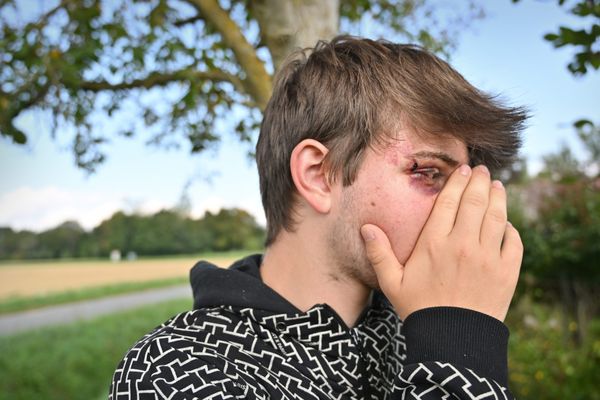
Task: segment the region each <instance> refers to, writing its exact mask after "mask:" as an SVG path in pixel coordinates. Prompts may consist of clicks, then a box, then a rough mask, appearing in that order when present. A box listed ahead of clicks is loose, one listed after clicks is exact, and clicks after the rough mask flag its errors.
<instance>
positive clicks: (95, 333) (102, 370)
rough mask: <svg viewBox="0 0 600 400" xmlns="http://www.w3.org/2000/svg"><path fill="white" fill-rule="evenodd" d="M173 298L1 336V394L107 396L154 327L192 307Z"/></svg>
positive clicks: (18, 398)
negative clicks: (120, 367) (122, 364)
mask: <svg viewBox="0 0 600 400" xmlns="http://www.w3.org/2000/svg"><path fill="white" fill-rule="evenodd" d="M191 306H192V304H191V300H190V299H184V300H174V301H170V302H166V303H162V304H156V305H152V306H147V307H144V308H140V309H137V310H133V311H128V312H122V313H118V314H113V315H110V316H106V317H101V318H98V319H95V320H92V321H86V322H79V323H75V324H71V325H65V326H61V327H56V328H45V329H42V330H39V331H36V332H31V333H27V334H20V335H16V336H9V337H1V338H0V354H2V357H0V370H1V371H2V373H1V374H0V393H2V395H1V397H2V398H6V399H14V400H26V399H48V400H50V399H74V400H75V399H96V398H104V399H106V398H107V395H108V388H109V385H110V382H111V378H112V374H113V373H114V370H115V368H116V366H117V364H118V363H119V361H120V360H121V358H122V357H123V355H124V354H125V353H126V351H127V349H129V348H130V347H131V346H132V345H133V344H134V343H135V342H136V341H137V340H138V339H139V338H141V337H142V336H143V335H144V334H146V333H148V332H149V331H150V330H151V329H152V328H153V327H155V326H157V325H159V324H160V323H162V322H164V321H166V320H167V319H168V318H170V317H171V316H173V315H175V314H178V313H180V312H183V311H186V310H188V309H190V307H191Z"/></svg>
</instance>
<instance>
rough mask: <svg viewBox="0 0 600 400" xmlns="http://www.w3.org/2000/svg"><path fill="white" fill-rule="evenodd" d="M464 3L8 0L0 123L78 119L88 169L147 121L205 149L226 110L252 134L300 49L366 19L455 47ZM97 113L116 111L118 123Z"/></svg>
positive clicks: (472, 12) (164, 138)
mask: <svg viewBox="0 0 600 400" xmlns="http://www.w3.org/2000/svg"><path fill="white" fill-rule="evenodd" d="M462 10H463V11H461V9H460V8H458V7H456V6H454V5H453V6H452V7H447V8H445V9H444V8H443V7H442V6H440V5H439V4H438V3H435V2H433V1H430V0H370V1H369V0H306V1H296V0H150V1H146V0H144V1H142V0H124V1H108V0H104V1H103V0H83V1H74V0H54V1H52V0H51V1H43V2H33V1H32V0H30V1H17V0H4V1H2V2H1V3H0V49H1V52H0V53H1V54H2V55H1V56H0V133H1V134H2V135H4V136H6V137H8V138H11V139H12V140H13V141H14V142H15V143H18V144H23V143H25V142H26V141H27V137H28V135H29V134H30V133H31V132H26V130H24V129H21V128H20V127H19V126H18V125H16V124H15V120H16V119H17V117H19V115H21V114H22V113H24V112H26V111H30V110H37V111H44V112H45V114H44V115H48V116H49V117H50V120H51V125H50V126H49V129H50V130H51V132H52V135H53V137H55V136H57V135H59V134H60V135H64V134H65V132H68V131H69V129H68V128H74V132H75V133H74V137H73V139H72V148H73V152H74V155H75V159H76V163H77V165H78V166H80V167H82V168H85V169H87V170H88V171H93V169H94V168H95V167H96V166H97V165H98V164H99V163H101V162H102V161H103V160H104V159H105V147H104V145H105V144H106V143H107V142H108V141H109V138H110V137H111V136H113V135H124V136H132V135H134V134H136V133H138V132H147V133H148V135H149V138H148V143H152V144H157V145H162V146H165V147H179V146H180V145H181V144H182V143H188V144H189V146H190V149H191V151H192V152H200V151H202V150H204V149H205V148H207V147H209V146H212V145H214V144H215V143H217V142H218V141H219V139H220V138H219V133H218V132H217V131H216V129H215V126H216V124H217V122H218V121H221V122H224V121H226V122H228V123H231V122H233V124H234V125H235V132H237V134H238V137H239V139H240V140H242V141H251V140H252V138H253V135H254V133H255V131H256V127H257V124H258V122H259V121H260V116H261V111H262V110H263V109H264V107H265V105H266V103H267V101H268V99H269V97H270V95H271V86H272V82H271V80H272V74H273V70H274V69H276V68H277V67H278V66H279V65H280V64H281V63H282V60H283V59H284V57H285V56H286V55H288V54H289V53H290V52H291V51H292V50H293V49H295V48H298V47H300V48H304V47H309V46H313V45H314V44H315V43H316V42H317V39H330V38H331V37H333V36H334V35H335V34H337V33H338V32H347V33H355V34H356V33H360V32H363V31H364V30H365V29H366V27H368V30H369V32H371V33H373V34H375V35H378V36H385V37H388V38H395V39H400V40H406V41H410V42H418V43H421V44H423V45H424V46H426V47H428V48H430V49H432V50H433V51H436V52H439V53H442V54H448V53H449V52H450V51H451V50H452V48H453V45H454V44H455V41H456V38H457V36H458V33H459V32H460V31H461V30H463V29H464V27H465V26H466V25H468V23H470V21H471V20H473V19H474V18H478V17H481V16H482V12H481V9H480V8H479V7H476V6H475V5H474V2H472V0H470V1H469V2H468V3H467V7H466V8H463V9H462ZM101 116H108V117H111V118H113V120H115V121H118V124H117V127H116V128H115V129H116V131H115V132H107V129H106V127H104V126H102V125H101V123H102V121H103V119H101V118H100V117H101ZM232 118H233V119H234V120H233V121H232ZM236 118H237V119H236ZM71 131H73V130H71Z"/></svg>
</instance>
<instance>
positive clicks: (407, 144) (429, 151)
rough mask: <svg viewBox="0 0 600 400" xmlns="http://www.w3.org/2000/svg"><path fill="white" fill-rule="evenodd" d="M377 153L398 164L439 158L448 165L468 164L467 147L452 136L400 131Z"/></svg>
mask: <svg viewBox="0 0 600 400" xmlns="http://www.w3.org/2000/svg"><path fill="white" fill-rule="evenodd" d="M376 152H378V153H380V154H381V155H383V156H384V157H385V159H386V160H387V161H388V162H390V163H392V164H398V163H399V162H401V160H402V159H405V158H438V159H440V160H441V161H444V162H446V163H447V164H468V163H469V154H468V150H467V146H466V145H465V143H463V142H462V141H460V140H458V139H456V138H455V137H452V136H450V135H439V136H434V135H427V136H426V137H425V136H423V135H417V134H415V133H414V132H411V131H410V130H408V129H402V130H400V131H399V132H398V133H397V135H396V137H395V138H394V139H390V140H388V141H387V142H386V143H385V144H382V145H381V146H379V148H378V149H376Z"/></svg>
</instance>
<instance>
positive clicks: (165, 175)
mask: <svg viewBox="0 0 600 400" xmlns="http://www.w3.org/2000/svg"><path fill="white" fill-rule="evenodd" d="M567 3H568V2H567ZM482 4H485V7H486V8H485V9H486V13H487V16H486V18H485V19H483V20H480V21H477V22H475V23H474V24H473V26H472V27H471V28H470V29H469V30H468V31H466V32H463V33H462V34H461V37H460V40H459V46H458V49H457V51H456V52H454V53H453V54H452V58H451V63H452V65H453V66H454V67H455V68H456V69H458V70H459V71H460V72H461V73H462V74H463V75H464V76H465V77H466V78H467V79H468V80H469V81H470V82H472V83H473V84H475V85H476V86H478V87H479V88H481V89H483V90H485V91H489V92H492V93H500V94H501V95H502V96H503V97H504V98H505V99H506V100H508V101H509V103H511V104H515V105H521V104H525V105H527V106H529V107H530V108H531V110H532V112H533V118H532V119H531V121H530V123H529V127H528V129H527V130H526V132H525V135H524V139H525V142H524V148H523V151H522V153H523V154H524V155H525V156H526V157H527V158H528V160H529V162H530V167H531V168H532V169H534V170H535V169H537V168H539V165H540V161H541V157H542V156H543V155H545V154H548V153H551V152H554V151H556V150H558V149H559V147H560V144H561V142H565V143H568V144H570V145H572V146H573V147H575V149H576V150H577V149H578V147H577V143H576V142H577V141H576V139H575V134H574V132H573V129H572V128H571V124H572V122H573V121H574V120H576V119H579V118H582V117H589V118H592V119H593V120H595V121H596V122H600V115H599V114H600V72H592V73H589V74H588V75H587V76H585V77H583V78H574V77H573V76H572V75H571V74H570V73H569V72H568V71H567V70H566V64H567V63H568V62H569V60H570V55H571V54H572V50H571V49H560V50H555V49H554V48H553V47H552V46H551V45H550V44H549V43H547V42H546V41H544V40H543V39H542V37H543V35H544V34H545V33H547V32H550V31H554V30H557V27H558V26H559V25H567V26H577V25H580V24H581V23H582V22H581V21H579V20H577V19H574V18H572V17H570V16H569V15H568V13H567V12H566V9H561V8H559V7H557V5H556V2H555V1H544V2H542V1H531V0H529V1H528V0H524V1H522V2H520V3H518V4H516V5H514V4H512V3H511V2H510V1H509V0H501V1H493V2H482ZM19 124H21V125H22V126H24V127H27V129H28V132H29V135H30V136H29V139H30V141H29V144H28V145H27V146H26V147H18V146H16V145H13V144H11V143H9V141H7V140H6V139H3V138H1V139H0V226H11V227H12V228H14V229H32V230H36V231H39V230H43V229H48V228H50V227H53V226H56V225H58V224H59V223H61V222H63V221H65V220H67V219H75V220H78V221H79V222H80V223H81V224H82V225H83V226H84V227H85V228H87V229H90V228H92V227H93V226H95V225H97V224H98V223H99V222H100V221H102V220H103V219H106V218H109V217H110V215H112V213H113V212H115V211H117V210H120V209H122V210H125V211H129V212H132V211H139V212H155V211H157V210H159V209H161V208H164V207H172V206H173V205H174V204H176V203H177V201H178V199H179V197H180V195H181V193H182V190H183V188H184V186H185V184H186V182H188V181H189V180H190V179H193V180H192V183H191V185H190V188H189V196H190V199H191V201H192V214H193V215H194V216H196V217H199V216H201V215H202V214H203V213H204V211H205V210H207V209H209V210H213V211H214V210H217V209H219V208H220V207H234V206H235V207H241V208H245V209H247V210H248V211H250V212H251V213H253V214H254V215H255V216H256V217H257V219H258V221H259V222H261V223H264V215H263V213H262V207H261V203H260V194H259V191H258V175H257V173H256V171H255V165H254V163H253V161H251V160H249V159H248V157H247V156H246V152H247V150H248V147H247V146H245V145H241V144H239V143H237V142H236V141H235V139H234V136H233V134H230V133H228V132H226V131H227V127H223V130H224V131H225V132H224V138H225V139H224V141H223V143H222V145H221V146H220V148H219V150H215V151H209V152H207V153H204V154H203V155H200V156H198V155H195V156H192V155H189V154H188V152H187V151H186V150H184V149H182V150H179V151H176V150H171V151H165V150H161V149H157V148H154V147H148V146H146V145H144V143H143V142H144V137H143V134H139V135H138V137H137V138H136V139H133V140H129V139H124V138H113V139H112V143H111V145H110V146H109V152H108V160H107V161H106V162H105V163H104V164H103V165H102V166H101V167H100V168H99V169H98V171H97V173H95V174H93V175H91V176H87V175H86V173H85V172H83V171H81V170H78V169H77V168H76V167H75V165H74V162H73V157H72V155H71V152H70V149H69V143H68V141H67V138H69V137H71V135H65V137H64V138H61V137H60V135H59V137H57V139H56V140H54V141H52V140H51V139H50V132H49V131H48V129H47V128H46V126H45V123H44V119H43V118H42V116H40V115H39V114H36V113H28V114H26V115H24V116H23V117H22V118H21V119H20V121H19Z"/></svg>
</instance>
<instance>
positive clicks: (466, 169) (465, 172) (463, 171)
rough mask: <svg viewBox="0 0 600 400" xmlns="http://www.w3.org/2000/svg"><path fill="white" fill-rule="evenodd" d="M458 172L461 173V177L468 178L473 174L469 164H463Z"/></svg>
mask: <svg viewBox="0 0 600 400" xmlns="http://www.w3.org/2000/svg"><path fill="white" fill-rule="evenodd" d="M458 171H459V172H460V174H461V175H463V176H468V175H469V174H470V173H471V167H469V166H468V165H467V164H463V165H461V166H460V168H459V169H458Z"/></svg>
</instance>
